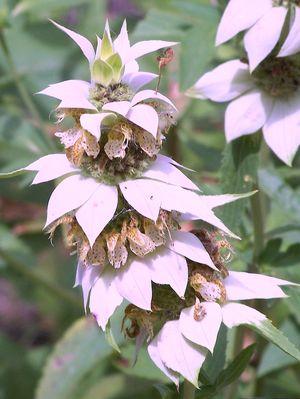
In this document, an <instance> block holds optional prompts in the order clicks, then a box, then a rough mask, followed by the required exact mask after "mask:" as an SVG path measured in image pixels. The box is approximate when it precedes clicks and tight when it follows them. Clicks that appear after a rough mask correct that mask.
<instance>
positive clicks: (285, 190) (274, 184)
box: [258, 169, 300, 223]
mask: <svg viewBox="0 0 300 399" xmlns="http://www.w3.org/2000/svg"><path fill="white" fill-rule="evenodd" d="M258 176H259V185H260V187H261V189H262V190H263V191H264V192H265V193H266V194H267V196H268V197H269V198H271V199H272V201H274V202H275V203H277V205H278V206H279V207H280V210H281V212H283V213H284V214H285V215H286V217H287V218H288V220H290V221H292V222H293V223H295V222H298V223H300V195H299V193H297V192H295V191H294V190H293V189H292V188H291V187H289V186H288V185H287V184H285V182H284V180H283V179H282V178H281V177H280V175H279V174H278V173H277V172H276V171H275V170H274V169H260V170H259V172H258Z"/></svg>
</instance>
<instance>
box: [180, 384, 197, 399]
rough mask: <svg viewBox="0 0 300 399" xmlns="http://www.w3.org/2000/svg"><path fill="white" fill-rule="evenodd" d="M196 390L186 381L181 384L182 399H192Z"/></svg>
mask: <svg viewBox="0 0 300 399" xmlns="http://www.w3.org/2000/svg"><path fill="white" fill-rule="evenodd" d="M195 391H196V388H195V387H194V385H193V384H191V383H190V382H189V381H188V380H184V383H183V399H194V398H195Z"/></svg>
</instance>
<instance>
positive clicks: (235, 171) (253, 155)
mask: <svg viewBox="0 0 300 399" xmlns="http://www.w3.org/2000/svg"><path fill="white" fill-rule="evenodd" d="M259 148H260V133H257V134H255V135H253V134H252V135H251V136H247V137H241V138H240V139H238V140H235V141H234V142H232V143H230V144H227V145H226V147H225V150H224V153H223V161H222V167H221V170H220V174H221V185H222V191H223V192H227V193H243V192H248V191H251V190H253V188H254V187H255V185H256V182H257V169H258V152H259ZM246 206H247V202H246V201H236V202H233V203H232V204H228V205H225V206H224V207H223V208H222V211H221V212H220V215H221V218H222V220H223V221H224V222H225V224H226V225H227V226H228V227H229V228H230V229H231V230H233V231H235V232H237V231H238V230H239V227H240V224H241V219H242V216H243V213H244V210H245V207H246Z"/></svg>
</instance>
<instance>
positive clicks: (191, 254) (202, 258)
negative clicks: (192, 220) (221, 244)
mask: <svg viewBox="0 0 300 399" xmlns="http://www.w3.org/2000/svg"><path fill="white" fill-rule="evenodd" d="M171 235H172V239H171V240H170V241H169V242H168V243H167V244H166V245H167V247H168V248H170V249H171V250H172V251H174V252H176V253H178V254H180V255H183V256H185V257H187V258H188V259H191V260H193V261H194V262H198V263H204V264H205V265H208V266H210V267H211V268H212V269H215V270H218V269H217V268H216V266H215V265H214V264H213V262H212V260H211V258H210V256H209V254H208V252H207V251H206V249H205V248H204V246H203V244H202V242H201V241H200V240H199V238H197V237H196V236H195V235H194V234H192V233H188V232H185V231H174V232H172V234H171Z"/></svg>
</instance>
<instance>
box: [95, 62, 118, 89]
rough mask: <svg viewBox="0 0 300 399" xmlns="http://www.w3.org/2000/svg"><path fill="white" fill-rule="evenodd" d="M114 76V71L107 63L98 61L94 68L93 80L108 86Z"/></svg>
mask: <svg viewBox="0 0 300 399" xmlns="http://www.w3.org/2000/svg"><path fill="white" fill-rule="evenodd" d="M113 76H114V72H113V69H112V67H111V66H110V65H108V64H107V63H106V62H105V61H102V60H96V61H95V62H94V63H93V66H92V80H93V81H94V82H96V83H99V84H102V85H103V86H108V85H109V83H110V82H111V81H112V79H113Z"/></svg>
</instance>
